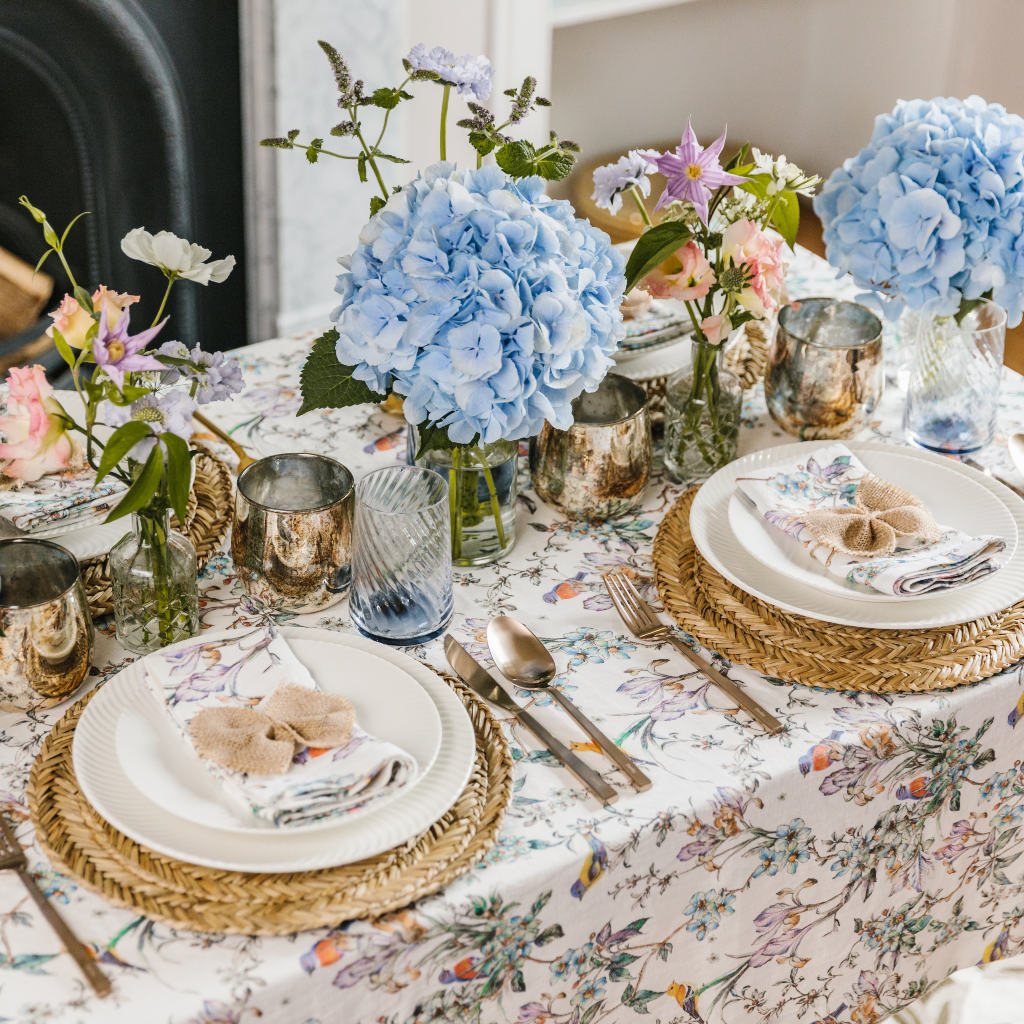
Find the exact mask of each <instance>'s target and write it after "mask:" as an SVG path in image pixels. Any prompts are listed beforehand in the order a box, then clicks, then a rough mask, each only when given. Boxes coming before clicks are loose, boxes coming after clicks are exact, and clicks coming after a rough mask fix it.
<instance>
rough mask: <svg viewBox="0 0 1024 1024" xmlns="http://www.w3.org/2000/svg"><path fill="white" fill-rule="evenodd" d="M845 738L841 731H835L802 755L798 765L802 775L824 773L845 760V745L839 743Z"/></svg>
mask: <svg viewBox="0 0 1024 1024" xmlns="http://www.w3.org/2000/svg"><path fill="white" fill-rule="evenodd" d="M842 738H843V732H842V730H841V729H833V730H832V732H830V733H829V734H828V736H826V737H825V739H823V740H822V741H821V742H820V743H818V744H815V746H813V747H811V749H810V750H808V751H807V753H806V754H801V755H800V758H799V760H798V761H797V764H798V766H799V768H800V774H801V775H807V774H808V773H809V772H822V771H824V770H825V769H826V768H828V766H829V765H832V764H835V763H836V762H837V761H842V759H843V745H842V744H841V743H840V742H839V741H840V740H841V739H842Z"/></svg>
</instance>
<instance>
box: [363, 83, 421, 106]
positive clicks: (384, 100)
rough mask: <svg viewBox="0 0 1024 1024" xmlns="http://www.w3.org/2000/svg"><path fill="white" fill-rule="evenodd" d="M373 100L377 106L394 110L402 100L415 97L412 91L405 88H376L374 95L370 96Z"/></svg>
mask: <svg viewBox="0 0 1024 1024" xmlns="http://www.w3.org/2000/svg"><path fill="white" fill-rule="evenodd" d="M370 98H371V99H372V100H373V105H374V106H375V107H381V108H382V109H383V110H394V108H395V107H397V106H398V104H399V103H401V102H402V100H411V99H412V98H413V96H412V93H410V92H406V91H405V90H404V89H401V88H399V89H385V88H381V89H374V90H373V95H372V96H371V97H370Z"/></svg>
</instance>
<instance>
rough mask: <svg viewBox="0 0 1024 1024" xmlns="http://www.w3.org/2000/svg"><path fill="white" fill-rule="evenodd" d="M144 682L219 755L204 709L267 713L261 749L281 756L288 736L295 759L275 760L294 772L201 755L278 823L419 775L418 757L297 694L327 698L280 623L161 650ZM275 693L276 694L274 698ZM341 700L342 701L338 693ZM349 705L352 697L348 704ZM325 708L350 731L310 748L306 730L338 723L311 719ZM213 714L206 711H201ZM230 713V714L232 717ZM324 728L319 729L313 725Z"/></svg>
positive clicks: (235, 792)
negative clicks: (201, 726)
mask: <svg viewBox="0 0 1024 1024" xmlns="http://www.w3.org/2000/svg"><path fill="white" fill-rule="evenodd" d="M143 664H144V666H145V668H146V682H147V684H148V686H149V688H150V690H151V691H152V693H153V695H154V697H156V699H157V700H158V701H159V702H160V704H162V705H163V706H164V708H165V709H166V711H167V713H168V714H169V715H170V717H171V720H172V721H173V722H174V724H175V725H176V726H177V727H178V729H179V731H180V732H181V735H182V736H183V737H184V738H185V741H186V742H187V743H188V744H189V745H190V746H193V747H195V748H196V749H197V753H200V752H205V753H211V752H216V751H214V750H213V746H212V741H211V738H210V734H209V732H208V731H206V732H204V731H203V730H195V732H197V733H199V742H198V743H197V742H196V735H195V734H194V730H193V728H192V720H193V718H195V717H196V716H197V715H199V713H200V712H201V711H204V710H205V709H218V710H219V711H223V710H225V709H231V710H232V711H233V712H234V713H235V714H236V717H237V713H238V712H241V713H242V714H243V715H245V716H249V718H256V717H257V716H255V715H253V714H252V711H251V710H247V709H255V710H256V711H258V712H260V716H261V717H262V716H265V717H266V720H267V722H272V723H273V729H272V730H271V732H270V733H269V735H268V733H267V730H266V729H264V730H263V732H262V733H260V732H259V731H257V735H258V736H260V737H262V739H261V740H260V742H262V740H263V739H266V740H267V741H268V744H269V745H268V744H264V746H263V747H262V748H261V749H260V751H259V753H260V754H266V756H267V757H268V758H272V757H273V756H274V752H273V751H272V750H271V747H272V746H273V745H274V744H275V743H276V744H277V745H278V746H280V744H281V743H284V742H287V743H291V744H292V746H291V750H292V751H293V753H292V756H291V763H290V766H289V765H275V766H273V767H274V771H275V772H277V771H278V770H279V769H280V768H281V767H287V770H286V771H284V772H283V773H279V774H262V775H257V774H252V773H246V772H244V771H239V770H237V769H233V768H228V767H225V766H224V765H223V764H218V763H217V762H215V761H213V760H210V759H209V758H203V764H204V765H205V766H206V768H207V770H208V771H209V772H210V773H211V774H212V775H213V776H214V778H216V779H217V780H218V781H219V782H220V784H221V785H222V786H223V787H224V791H225V792H226V793H227V794H228V795H229V796H230V797H231V798H232V799H233V800H235V802H237V803H239V804H240V805H242V806H244V807H245V808H246V810H248V811H250V812H251V813H252V814H254V815H256V816H257V817H259V818H263V819H265V820H266V821H270V822H273V823H274V824H275V825H279V826H283V827H287V826H289V825H308V824H310V823H311V822H315V821H320V820H322V819H325V818H336V817H340V816H342V815H344V814H346V813H348V812H349V811H351V810H354V809H355V808H356V807H360V806H362V805H363V804H365V803H367V802H368V801H370V800H375V799H379V798H380V797H382V796H384V795H385V794H391V793H394V792H395V791H396V790H397V789H399V788H400V787H402V786H404V785H405V784H406V783H407V782H408V781H409V780H410V779H411V778H412V777H413V775H415V773H416V761H415V759H414V758H413V757H412V755H411V754H407V753H406V752H405V751H404V750H402V749H400V748H399V747H396V746H395V745H394V744H393V743H389V742H387V741H386V740H380V739H377V738H376V737H375V736H371V735H370V734H369V733H367V732H364V731H363V730H362V729H360V728H359V726H358V725H356V724H355V723H354V722H352V721H351V716H349V717H348V718H347V719H346V718H345V713H344V712H343V711H339V709H338V708H333V709H332V708H331V707H328V706H327V703H328V702H322V703H324V704H325V706H324V708H322V709H316V708H315V707H314V705H315V704H316V703H317V702H316V701H307V702H305V704H302V703H301V702H300V701H297V700H296V698H297V696H301V694H297V692H296V691H298V690H300V689H301V690H306V691H312V692H313V693H317V694H319V696H320V697H321V698H328V697H329V695H328V694H320V692H319V691H318V690H317V686H316V683H315V682H314V681H313V677H312V676H311V675H310V674H309V672H308V670H307V669H306V667H305V666H304V665H303V664H302V663H301V662H300V661H299V660H298V658H296V657H295V654H294V653H293V652H292V650H291V648H290V647H289V646H288V644H287V642H286V641H285V640H284V638H283V637H281V636H280V635H279V634H278V633H277V631H276V630H275V629H273V627H266V628H260V629H254V630H251V631H250V632H248V633H242V634H238V633H236V632H233V631H229V630H225V631H222V632H219V633H208V634H206V635H205V636H202V637H196V639H195V641H194V642H192V643H189V644H186V645H185V646H183V647H178V648H177V649H176V650H175V651H171V652H168V651H157V652H156V653H154V654H151V655H149V656H148V657H147V658H146V659H145V660H144V662H143ZM275 695H276V696H275ZM332 699H334V700H337V698H332ZM344 703H347V702H344ZM311 709H312V710H313V711H318V710H319V711H322V712H323V714H324V716H325V717H327V718H330V717H331V716H332V715H337V716H338V718H339V720H338V721H336V722H334V723H331V724H332V727H337V728H340V729H341V731H342V734H343V735H344V734H348V731H349V729H350V730H351V733H350V738H349V739H348V741H347V742H345V743H343V744H342V745H340V746H324V747H318V746H310V745H306V744H305V743H304V742H303V740H302V737H303V736H305V737H311V736H318V735H319V736H330V735H331V730H330V729H327V728H326V726H324V725H323V724H322V723H320V724H318V723H315V722H314V721H313V718H314V717H315V715H311V714H310V711H311ZM201 717H207V716H201ZM229 717H230V716H229ZM314 728H321V729H322V730H324V731H321V732H319V733H317V732H314V731H311V730H313V729H314Z"/></svg>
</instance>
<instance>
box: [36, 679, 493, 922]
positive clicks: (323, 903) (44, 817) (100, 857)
mask: <svg viewBox="0 0 1024 1024" xmlns="http://www.w3.org/2000/svg"><path fill="white" fill-rule="evenodd" d="M445 678H446V680H447V682H448V684H449V685H450V686H451V687H452V689H453V690H454V691H455V693H456V694H457V695H458V696H459V698H460V699H461V701H462V703H463V704H464V705H465V707H466V711H467V712H468V713H469V717H470V719H471V721H472V723H473V730H474V732H475V734H476V744H477V746H476V764H475V766H474V768H473V772H472V774H471V776H470V779H469V782H468V783H467V784H466V787H465V789H464V790H463V791H462V794H461V795H460V796H459V798H458V800H457V801H456V802H455V805H454V806H453V807H452V808H451V810H450V811H448V813H447V814H445V815H444V816H443V817H441V818H440V819H438V821H436V822H435V823H434V824H433V825H432V826H431V827H430V828H428V829H427V830H426V831H424V832H421V833H420V834H419V835H418V836H415V837H414V838H412V839H410V840H409V841H408V842H406V843H404V844H402V845H401V846H398V847H395V848H394V849H392V850H388V851H386V852H385V853H382V854H379V855H378V856H376V857H369V858H367V859H366V860H362V861H359V862H358V863H356V864H347V865H344V866H343V867H337V868H328V869H326V870H323V871H307V872H297V873H294V874H248V873H245V872H238V871H221V870H216V869H213V868H204V867H198V866H197V865H195V864H186V863H184V862H183V861H179V860H175V859H174V858H172V857H165V856H164V855H163V854H159V853H155V852H154V851H152V850H149V849H147V848H146V847H145V846H141V845H139V844H138V843H136V842H134V841H133V840H131V839H129V838H128V837H127V836H125V835H123V834H122V833H121V832H118V830H117V829H115V828H114V827H113V826H112V825H111V824H109V823H108V822H107V821H106V820H104V819H103V818H101V817H100V816H99V815H98V814H97V813H96V811H95V810H93V808H92V805H91V804H90V803H89V802H88V801H87V800H86V799H85V797H84V796H83V795H82V793H81V791H80V790H79V788H78V780H77V779H76V778H75V770H74V766H73V764H72V759H71V743H72V740H73V738H74V734H75V726H76V724H77V723H78V719H79V717H80V716H81V714H82V711H83V709H84V708H85V706H86V705H87V704H88V703H89V701H90V700H91V699H92V697H93V696H94V695H95V694H96V692H97V690H93V691H91V692H90V693H88V694H86V696H85V697H83V698H82V699H81V700H80V701H78V702H77V703H76V704H74V705H73V706H72V707H70V708H69V709H68V711H67V712H66V713H65V715H64V717H63V718H61V720H60V721H59V722H58V723H57V724H56V725H55V726H54V727H53V730H52V731H51V732H50V734H49V736H47V738H46V741H45V742H44V743H43V747H42V749H41V750H40V752H39V756H38V757H36V759H35V762H34V763H33V765H32V771H31V773H30V775H29V782H28V806H29V811H30V813H31V815H32V822H33V824H34V825H35V827H36V835H37V837H38V839H39V842H40V845H41V846H42V847H43V849H44V850H45V851H46V853H47V855H48V856H49V857H50V859H51V860H52V861H53V863H54V866H55V867H56V868H57V869H58V870H59V871H61V872H63V873H64V874H66V875H70V876H71V877H73V878H75V879H77V880H78V881H79V882H80V883H81V884H82V885H84V886H85V887H86V888H88V889H92V890H93V891H94V892H97V893H99V894H100V895H101V896H103V897H104V899H106V900H108V901H109V902H110V903H113V904H114V905H115V906H119V907H125V908H127V909H130V910H133V911H135V912H136V913H139V914H143V915H145V916H146V917H148V918H151V919H152V920H154V921H159V922H161V923H163V924H167V925H170V926H171V927H174V928H190V929H192V930H194V931H200V932H218V933H219V932H233V933H237V934H242V935H288V934H291V933H292V932H298V931H304V930H306V929H309V928H323V927H329V926H333V925H336V924H338V923H339V922H341V921H346V920H349V919H351V918H356V917H369V918H374V917H379V916H380V915H381V914H385V913H388V912H389V911H392V910H397V909H398V908H399V907H404V906H406V905H407V904H408V903H411V902H412V901H413V900H418V899H420V898H422V897H423V896H427V895H429V894H431V893H434V892H436V891H437V890H438V889H440V888H442V887H443V886H445V885H447V884H448V883H449V882H451V881H453V880H454V879H456V878H458V877H459V876H460V875H462V874H464V873H465V872H466V871H468V870H469V869H470V868H471V867H472V866H473V865H474V864H475V863H476V862H477V861H478V860H480V858H481V857H483V856H484V854H485V853H486V852H487V851H488V850H489V849H490V848H491V847H492V846H493V845H494V841H495V838H496V836H497V834H498V829H499V828H500V827H501V822H502V819H503V818H504V817H505V809H506V807H507V806H508V803H509V801H510V800H511V798H512V758H511V755H510V754H509V750H508V744H507V742H506V741H505V737H504V735H503V734H502V732H501V727H500V725H498V723H497V722H496V721H495V720H494V718H493V717H492V715H491V713H490V712H489V711H488V710H487V708H486V707H484V706H483V704H481V703H480V702H479V701H478V700H477V699H476V698H475V697H474V696H473V695H472V694H471V692H470V691H469V690H468V689H466V688H465V687H464V686H463V685H462V684H461V683H460V682H458V681H456V680H454V679H450V678H448V677H445Z"/></svg>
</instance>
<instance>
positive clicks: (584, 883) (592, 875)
mask: <svg viewBox="0 0 1024 1024" xmlns="http://www.w3.org/2000/svg"><path fill="white" fill-rule="evenodd" d="M587 842H588V843H589V844H590V849H589V851H588V852H587V856H586V858H585V859H584V861H583V867H582V868H580V877H579V878H577V879H576V881H575V882H573V883H572V888H571V889H570V890H569V892H570V894H571V895H572V896H573V897H575V898H576V899H578V900H581V899H583V896H584V894H585V893H586V892H587V890H588V889H589V888H590V887H591V886H592V885H593V884H594V883H595V882H596V881H597V880H598V879H599V878H600V877H601V876H602V875H603V874H604V869H605V868H606V867H607V866H608V851H607V850H606V849H605V845H604V843H602V842H601V840H600V839H595V838H594V837H593V836H587Z"/></svg>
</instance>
